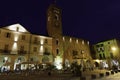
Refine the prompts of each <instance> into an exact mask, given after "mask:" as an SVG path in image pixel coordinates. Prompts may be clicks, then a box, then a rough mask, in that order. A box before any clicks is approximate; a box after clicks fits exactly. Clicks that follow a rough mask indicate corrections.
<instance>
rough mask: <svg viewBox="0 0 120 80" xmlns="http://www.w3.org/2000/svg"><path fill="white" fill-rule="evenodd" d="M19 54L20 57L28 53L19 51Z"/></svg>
mask: <svg viewBox="0 0 120 80" xmlns="http://www.w3.org/2000/svg"><path fill="white" fill-rule="evenodd" d="M18 54H19V55H25V54H27V51H21V50H18Z"/></svg>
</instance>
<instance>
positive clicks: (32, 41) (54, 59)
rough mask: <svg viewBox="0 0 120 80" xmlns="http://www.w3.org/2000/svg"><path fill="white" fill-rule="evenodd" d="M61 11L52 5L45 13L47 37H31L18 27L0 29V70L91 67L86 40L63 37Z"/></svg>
mask: <svg viewBox="0 0 120 80" xmlns="http://www.w3.org/2000/svg"><path fill="white" fill-rule="evenodd" d="M61 11H62V10H61V9H60V8H58V7H57V6H56V5H55V4H51V5H50V6H49V8H48V10H47V31H48V35H49V36H41V35H36V34H32V33H30V32H29V31H27V30H26V29H25V28H24V27H23V26H22V25H20V24H13V25H10V26H7V27H2V28H0V67H1V71H3V70H4V69H7V70H16V69H21V70H25V69H27V68H38V67H35V66H36V65H38V64H44V65H45V64H48V63H50V64H53V65H55V66H56V67H57V68H58V69H62V68H63V64H65V66H66V67H70V64H72V63H74V62H77V63H78V64H79V65H82V66H83V67H85V68H88V67H90V66H91V62H92V58H91V55H90V48H89V41H87V40H84V39H79V38H75V37H70V36H64V35H63V33H62V17H61V15H62V13H61Z"/></svg>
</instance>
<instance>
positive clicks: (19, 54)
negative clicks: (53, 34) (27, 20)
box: [0, 24, 53, 70]
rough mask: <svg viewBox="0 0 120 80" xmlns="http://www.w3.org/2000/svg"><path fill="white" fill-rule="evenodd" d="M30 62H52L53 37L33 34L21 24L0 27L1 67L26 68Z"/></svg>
mask: <svg viewBox="0 0 120 80" xmlns="http://www.w3.org/2000/svg"><path fill="white" fill-rule="evenodd" d="M28 62H31V63H29V64H33V63H34V64H37V63H48V62H50V63H52V62H53V56H52V38H50V37H45V36H40V35H34V34H31V33H30V32H28V31H27V30H26V29H25V28H24V27H23V26H21V25H20V24H14V25H10V26H7V27H3V28H0V67H1V68H2V69H4V68H6V69H12V70H13V69H14V70H15V69H16V68H17V66H18V65H21V69H26V68H27V67H28V65H26V64H28ZM30 66H31V67H32V66H34V65H30Z"/></svg>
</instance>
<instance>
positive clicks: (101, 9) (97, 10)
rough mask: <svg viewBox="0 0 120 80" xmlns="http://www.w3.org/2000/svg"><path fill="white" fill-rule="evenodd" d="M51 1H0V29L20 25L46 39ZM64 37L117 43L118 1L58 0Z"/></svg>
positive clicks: (119, 33)
mask: <svg viewBox="0 0 120 80" xmlns="http://www.w3.org/2000/svg"><path fill="white" fill-rule="evenodd" d="M53 1H54V0H0V26H1V27H4V26H8V25H12V24H16V23H19V24H21V25H22V26H24V27H25V28H26V29H27V30H28V31H30V32H31V33H35V34H39V35H47V32H46V11H47V8H48V6H49V5H50V4H51V3H53ZM56 4H57V5H58V6H59V7H60V8H61V9H62V27H63V34H64V35H68V36H72V37H78V38H82V39H86V40H89V41H90V43H96V42H99V41H103V40H107V39H112V38H118V39H120V38H119V37H120V0H57V3H56Z"/></svg>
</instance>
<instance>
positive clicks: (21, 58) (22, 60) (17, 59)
mask: <svg viewBox="0 0 120 80" xmlns="http://www.w3.org/2000/svg"><path fill="white" fill-rule="evenodd" d="M25 61H26V58H25V57H24V56H18V57H17V58H16V59H15V63H18V64H19V63H21V62H25Z"/></svg>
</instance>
